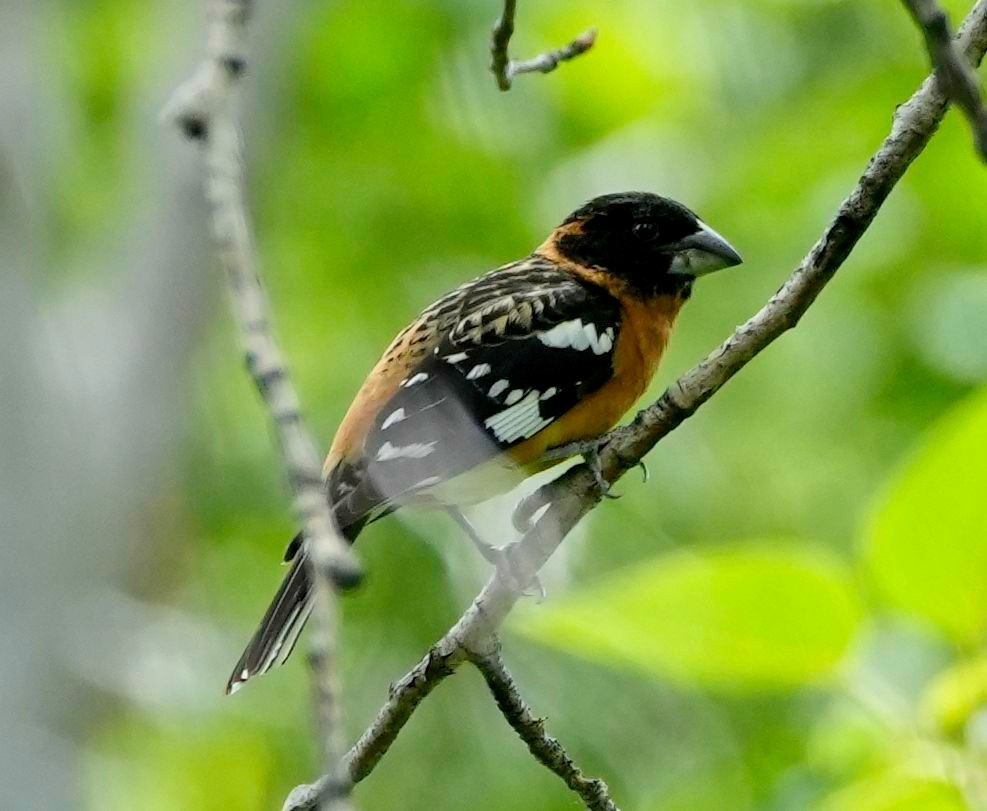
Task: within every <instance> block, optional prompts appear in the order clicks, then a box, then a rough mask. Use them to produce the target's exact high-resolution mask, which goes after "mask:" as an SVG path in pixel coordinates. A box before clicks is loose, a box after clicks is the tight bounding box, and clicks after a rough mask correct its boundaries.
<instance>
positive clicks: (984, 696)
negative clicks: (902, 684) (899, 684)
mask: <svg viewBox="0 0 987 811" xmlns="http://www.w3.org/2000/svg"><path fill="white" fill-rule="evenodd" d="M985 705H987V656H980V657H978V658H976V659H973V660H972V661H965V662H960V663H959V664H956V665H953V666H952V667H950V668H948V669H946V670H944V671H943V672H942V673H940V674H939V675H938V676H936V678H935V679H934V680H933V681H932V684H930V685H929V687H928V688H927V689H926V691H925V693H924V694H923V695H922V702H921V707H920V710H921V712H920V717H921V718H922V720H923V721H924V722H925V723H926V724H928V725H929V726H931V727H932V728H934V729H938V730H940V731H941V732H942V733H943V734H945V735H948V736H954V737H956V736H959V735H960V734H961V733H962V732H963V729H964V727H965V726H966V723H967V721H968V720H969V719H970V717H971V716H972V715H973V714H974V713H976V712H979V711H980V710H981V709H982V708H983V707H984V706H985Z"/></svg>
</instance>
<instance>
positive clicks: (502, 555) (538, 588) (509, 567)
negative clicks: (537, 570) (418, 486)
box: [447, 507, 546, 603]
mask: <svg viewBox="0 0 987 811" xmlns="http://www.w3.org/2000/svg"><path fill="white" fill-rule="evenodd" d="M447 512H448V513H449V515H450V516H451V517H452V519H453V520H454V521H455V522H456V523H457V524H458V525H459V527H460V528H461V529H462V530H463V532H465V533H466V537H467V538H469V539H470V541H471V542H472V543H473V546H475V547H476V550H477V551H478V552H479V553H480V555H481V557H483V559H484V560H485V561H487V562H488V563H489V564H491V565H492V566H493V567H494V568H495V569H496V570H497V571H498V572H500V573H501V574H502V575H504V576H505V577H506V578H507V579H508V582H510V583H511V585H512V587H513V588H514V589H515V590H516V591H519V592H520V593H521V594H523V595H524V596H525V597H534V598H535V599H536V600H537V601H538V602H539V603H540V602H542V601H543V600H544V599H545V597H546V592H545V587H544V586H543V585H542V582H541V580H540V579H539V578H538V575H535V576H534V577H533V578H532V579H530V580H529V581H527V582H523V581H524V579H525V578H523V577H522V575H521V572H520V566H519V565H518V562H517V560H516V559H515V555H514V552H515V549H516V547H517V546H518V544H517V543H509V544H504V545H502V546H495V545H494V544H492V543H489V542H488V541H485V540H484V539H483V538H481V537H480V533H478V532H477V531H476V528H475V527H474V526H473V525H472V524H471V523H470V521H469V519H468V518H467V517H466V516H465V515H463V513H462V511H460V510H459V509H457V508H456V507H450V508H448V509H447Z"/></svg>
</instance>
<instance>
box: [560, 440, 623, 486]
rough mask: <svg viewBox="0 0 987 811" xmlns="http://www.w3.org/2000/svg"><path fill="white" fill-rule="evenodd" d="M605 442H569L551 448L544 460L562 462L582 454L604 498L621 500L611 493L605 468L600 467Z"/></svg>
mask: <svg viewBox="0 0 987 811" xmlns="http://www.w3.org/2000/svg"><path fill="white" fill-rule="evenodd" d="M603 442H604V439H603V437H596V438H594V439H584V440H579V441H577V442H569V443H567V444H565V445H559V446H558V447H557V448H549V449H548V450H547V451H546V452H545V455H544V456H542V459H543V460H544V461H546V462H554V461H562V460H563V459H568V458H569V457H570V456H575V455H576V454H580V455H582V457H583V463H584V464H585V465H586V467H587V468H589V472H590V473H592V474H593V481H594V482H595V483H596V488H597V489H598V490H599V491H600V495H601V496H603V497H604V498H613V499H616V498H620V496H619V495H618V494H616V493H611V492H610V482H608V481H607V480H606V479H605V478H604V477H603V468H602V466H601V465H600V446H601V445H602V444H603Z"/></svg>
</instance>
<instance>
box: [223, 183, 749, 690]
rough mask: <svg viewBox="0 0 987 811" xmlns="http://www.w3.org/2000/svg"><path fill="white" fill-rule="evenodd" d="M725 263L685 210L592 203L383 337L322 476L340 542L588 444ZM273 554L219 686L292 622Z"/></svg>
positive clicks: (244, 673)
mask: <svg viewBox="0 0 987 811" xmlns="http://www.w3.org/2000/svg"><path fill="white" fill-rule="evenodd" d="M740 261H741V258H740V255H739V254H738V253H737V252H736V251H735V250H734V249H733V247H731V245H730V244H729V243H728V242H727V241H726V240H725V239H724V238H723V237H721V236H720V235H719V234H717V233H716V232H715V231H714V230H713V229H711V228H710V227H709V226H707V225H706V224H705V223H703V222H702V220H700V219H699V218H698V217H697V216H696V215H695V214H694V213H693V212H692V211H690V210H689V209H687V208H686V207H685V206H683V205H680V204H679V203H676V202H674V201H672V200H668V199H666V198H663V197H658V196H657V195H654V194H647V193H643V192H628V193H624V194H608V195H604V196H602V197H597V198H596V199H594V200H591V201H590V202H588V203H587V204H586V205H584V206H582V207H581V208H579V209H577V210H576V211H575V212H573V213H572V214H571V215H570V216H569V217H568V218H567V219H566V220H565V221H564V222H563V223H562V224H561V225H560V226H558V227H557V228H556V229H555V230H554V231H553V232H552V233H551V234H550V235H549V237H548V239H547V240H545V242H544V243H542V245H541V246H540V247H538V248H537V249H536V250H535V251H534V253H532V254H531V255H530V256H528V257H527V258H526V259H522V260H520V261H518V262H513V263H511V264H509V265H505V266H503V267H501V268H498V269H497V270H494V271H491V272H489V273H487V274H485V275H483V276H479V277H478V278H476V279H473V280H472V281H470V282H467V283H466V284H464V285H462V286H460V287H458V288H457V289H455V290H453V291H452V292H451V293H449V294H448V295H445V296H443V297H442V298H440V299H439V300H438V301H436V302H435V303H434V304H432V305H431V306H430V307H428V308H427V309H426V310H425V311H424V312H423V313H422V314H421V315H420V316H418V318H416V319H415V320H414V321H413V322H412V323H411V324H410V325H409V326H408V327H406V328H405V329H404V330H402V331H401V332H400V333H399V334H398V336H397V337H396V338H395V339H394V341H393V342H392V343H391V345H390V346H389V347H388V348H387V350H386V351H385V352H384V355H383V357H382V358H381V359H380V361H379V362H378V363H377V365H376V366H375V367H374V369H373V371H371V373H370V375H369V376H368V377H367V379H366V381H365V382H364V384H363V386H362V387H361V388H360V391H359V392H358V393H357V395H356V398H355V399H354V400H353V403H352V405H351V406H350V408H349V410H348V411H347V413H346V416H345V417H344V419H343V422H342V424H341V425H340V426H339V431H338V432H337V433H336V437H335V439H334V440H333V443H332V447H331V448H330V450H329V455H328V457H327V459H326V463H325V471H324V472H325V482H326V493H327V497H328V499H329V503H330V505H331V507H332V509H333V512H334V515H335V518H336V521H337V524H338V526H339V529H340V531H341V532H342V533H343V535H344V536H345V537H346V538H347V539H348V540H350V541H351V542H352V541H354V540H355V539H356V537H357V535H358V534H359V533H360V531H361V530H362V529H363V527H364V526H365V525H366V524H367V523H368V522H370V521H374V520H376V519H377V518H380V517H382V516H384V515H387V514H388V513H391V512H393V511H394V510H396V509H397V508H398V507H403V506H432V507H445V508H449V509H452V510H458V508H459V507H460V506H462V505H468V504H473V503H476V502H478V501H481V500H484V499H486V498H489V497H491V496H493V495H496V494H497V493H500V492H506V491H507V490H509V489H510V488H511V487H513V486H514V485H515V484H516V483H517V481H518V474H519V472H520V474H521V475H522V476H523V475H527V474H529V473H532V472H536V471H538V470H542V469H545V468H547V467H550V466H551V465H553V464H556V463H557V462H558V461H559V459H560V456H565V455H567V454H568V455H573V454H575V453H579V452H580V451H581V450H585V449H587V448H591V447H592V440H594V439H595V438H597V437H599V436H600V435H601V434H603V433H604V432H606V431H608V430H609V429H610V428H611V427H613V426H614V425H615V424H616V423H617V421H618V420H619V419H620V418H621V416H623V414H624V413H625V412H626V411H627V410H628V409H629V408H630V407H631V406H632V405H633V404H634V402H635V401H636V400H637V399H638V398H639V397H640V396H641V395H642V394H643V393H644V390H645V389H646V388H647V386H648V384H649V383H650V382H651V378H652V376H653V375H654V373H655V370H656V368H657V366H658V361H659V360H660V359H661V356H662V352H663V351H664V349H665V345H666V344H667V342H668V338H669V335H670V333H671V331H672V326H673V324H674V322H675V318H676V316H677V314H678V312H679V310H680V308H681V307H682V305H683V304H684V303H685V301H686V300H687V299H688V298H689V295H690V293H691V292H692V284H693V281H694V280H695V279H696V277H697V276H701V275H703V274H706V273H709V272H711V271H714V270H718V269H720V268H725V267H730V266H732V265H737V264H739V263H740ZM585 443H589V445H586V444H585ZM560 449H561V453H560ZM570 449H571V450H570ZM285 558H286V560H290V561H292V565H291V570H290V571H289V572H288V574H287V576H286V577H285V579H284V582H283V583H282V585H281V588H280V589H279V590H278V593H277V595H276V596H275V598H274V601H273V602H272V603H271V605H270V607H269V608H268V610H267V613H266V614H265V615H264V618H263V620H262V621H261V624H260V627H259V628H258V630H257V632H256V633H255V634H254V636H253V638H252V639H251V640H250V644H249V645H248V646H247V649H246V650H245V651H244V653H243V656H242V657H241V658H240V661H239V662H238V663H237V666H236V668H235V670H234V671H233V675H232V677H231V678H230V681H229V685H228V688H227V689H228V691H230V692H232V691H234V690H236V689H237V688H238V687H239V686H240V685H241V684H242V683H243V682H244V681H246V680H247V679H249V678H250V677H251V676H254V675H256V674H259V673H264V672H266V671H267V670H269V669H270V668H271V667H272V666H274V665H275V664H280V663H282V662H283V661H284V660H285V659H286V658H287V657H288V655H289V654H290V653H291V649H292V647H293V646H294V643H295V641H296V640H297V638H298V634H299V633H300V631H301V629H302V626H303V625H304V623H305V620H306V619H307V617H308V614H309V611H310V609H311V586H310V582H309V572H308V567H307V565H306V563H305V559H304V558H305V554H304V550H303V548H302V545H301V541H300V538H298V537H296V538H295V540H294V541H293V542H292V544H291V546H290V547H289V549H288V553H287V554H286V556H285Z"/></svg>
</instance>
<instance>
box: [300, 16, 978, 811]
mask: <svg viewBox="0 0 987 811" xmlns="http://www.w3.org/2000/svg"><path fill="white" fill-rule="evenodd" d="M957 44H958V46H959V49H960V50H961V52H962V53H963V55H964V58H965V59H966V60H968V61H969V62H970V63H971V64H973V65H979V64H980V61H981V60H982V59H983V56H984V52H985V51H987V0H978V2H977V3H976V4H975V5H974V7H973V10H972V11H971V12H970V13H969V14H968V15H967V18H966V20H965V21H964V24H963V27H962V29H961V31H960V34H959V36H958V38H957ZM948 104H949V102H948V99H947V97H946V96H945V95H944V93H943V90H942V89H941V88H940V86H939V84H938V82H936V81H935V80H934V78H933V77H930V78H928V79H926V81H925V82H924V83H923V84H922V86H921V87H920V88H919V90H918V91H916V93H915V94H914V95H913V96H912V97H911V98H910V99H909V100H908V101H907V102H905V103H904V104H902V105H901V106H900V107H899V108H898V110H897V111H896V113H895V116H894V121H893V123H892V127H891V133H890V134H889V135H888V136H887V138H885V139H884V142H883V143H882V144H881V146H880V148H879V149H878V150H877V152H876V153H875V154H874V156H873V157H872V158H871V160H870V162H869V163H868V165H867V168H866V169H865V170H864V173H863V174H862V175H861V177H860V179H859V180H858V181H857V185H856V186H855V187H854V189H853V190H852V191H851V192H850V194H849V196H848V197H847V198H846V199H845V200H844V201H843V203H842V204H841V205H840V208H839V210H838V211H837V213H836V215H835V217H834V218H833V220H832V222H831V223H830V224H829V225H828V226H827V227H826V229H825V231H824V232H823V234H822V236H821V237H820V238H819V240H818V241H817V242H816V243H815V245H813V247H812V249H811V250H810V251H809V253H808V254H807V255H806V257H805V258H804V259H803V260H802V262H801V263H800V264H799V266H798V267H797V268H796V269H795V270H794V272H793V273H792V275H791V276H790V277H789V278H788V280H787V281H786V282H785V283H784V284H783V285H782V286H781V288H780V289H779V290H778V292H777V293H775V295H774V296H772V297H771V299H770V300H769V301H768V303H767V304H765V305H764V307H762V308H761V309H760V310H759V311H758V312H757V313H756V314H755V315H754V316H753V317H751V318H750V319H749V320H748V321H746V322H745V323H744V324H742V325H741V326H739V327H737V329H736V330H735V331H734V333H733V334H732V335H731V336H730V337H729V338H728V339H727V340H726V341H724V342H723V343H722V344H721V345H720V346H719V347H718V348H717V349H715V350H714V351H713V352H711V353H710V354H709V355H707V356H706V358H704V359H703V360H702V362H700V363H699V364H698V365H697V366H696V367H694V368H693V369H691V370H690V371H688V372H686V373H685V374H684V375H682V377H680V378H679V379H678V380H677V381H676V382H675V383H673V384H672V385H671V386H669V387H668V389H666V391H665V392H664V393H663V394H662V395H661V397H660V398H659V399H658V400H657V401H656V402H655V403H653V404H652V405H651V406H649V407H648V408H646V409H644V410H643V411H641V412H639V413H638V415H637V416H636V417H635V419H634V421H633V422H632V423H631V424H630V425H628V426H625V427H622V428H617V429H615V430H614V431H612V432H611V433H610V434H609V435H608V437H607V440H606V442H605V443H604V445H603V446H602V449H601V453H600V462H601V465H602V471H603V475H604V476H605V477H606V479H607V480H608V481H610V482H614V481H616V480H617V479H619V478H620V477H621V476H622V475H624V473H626V472H627V471H628V470H630V469H631V468H633V467H636V466H637V465H639V464H640V462H641V460H642V458H643V457H644V455H645V454H646V453H648V451H650V450H651V449H652V448H653V447H654V446H655V445H656V444H657V443H658V441H659V440H661V439H662V438H663V437H665V436H666V435H668V434H669V433H670V432H671V431H673V430H674V429H675V428H676V427H678V426H679V425H680V424H681V423H682V422H683V421H684V420H685V419H687V418H688V417H690V416H691V415H692V414H694V413H695V412H696V410H697V409H698V408H699V407H700V406H701V405H702V404H703V403H705V402H706V401H707V400H708V399H709V398H710V397H712V396H713V395H714V394H715V393H716V392H717V391H719V389H720V388H721V387H722V386H723V385H724V384H725V383H726V382H727V381H728V380H729V379H730V378H731V377H733V376H734V375H735V374H736V373H737V372H739V371H740V370H741V369H742V368H743V367H744V366H746V365H747V364H748V363H749V362H750V361H751V360H752V359H753V358H754V357H755V355H757V354H758V353H759V352H761V351H762V350H763V349H765V348H766V347H767V346H768V345H769V344H771V343H772V342H773V341H775V340H776V339H777V338H778V337H780V336H781V335H782V334H783V333H785V332H786V331H787V330H789V329H792V328H793V327H794V326H795V325H796V324H797V323H798V322H799V320H800V319H801V317H802V316H803V315H804V314H805V312H806V310H808V308H809V307H810V306H811V305H812V303H813V302H814V301H815V300H816V297H817V296H818V295H819V293H820V292H822V289H823V287H825V285H826V284H827V283H828V282H829V281H830V280H831V279H832V278H833V275H834V274H835V273H836V271H837V270H839V268H840V266H841V265H842V264H843V262H844V261H845V260H846V258H847V257H848V256H849V255H850V252H851V251H852V250H853V248H854V246H855V245H856V244H857V242H858V240H859V239H860V237H861V236H863V234H864V233H865V232H866V230H867V229H868V228H869V227H870V225H871V223H872V222H873V220H874V217H875V216H876V215H877V212H878V211H879V210H880V208H881V205H882V204H883V203H884V201H885V199H887V196H888V195H889V194H890V193H891V190H892V189H893V188H894V186H895V184H896V183H897V182H898V180H900V179H901V177H902V175H904V173H905V171H906V170H907V169H908V167H909V166H910V165H911V163H912V161H914V160H915V158H916V157H918V155H919V154H920V153H921V152H922V150H923V149H924V148H925V146H926V144H928V142H929V140H930V139H931V138H932V136H933V134H935V131H936V129H937V128H938V126H939V123H940V121H941V120H942V117H943V115H944V114H945V112H946V109H947V107H948ZM535 500H536V501H537V502H538V504H539V505H541V506H544V505H545V504H548V505H549V507H548V509H547V510H546V512H545V513H544V514H543V515H542V517H541V518H540V519H539V520H538V522H537V523H536V524H535V525H534V526H533V527H530V528H528V529H527V532H525V534H524V537H523V538H522V539H521V540H520V541H519V542H518V543H517V544H515V545H514V546H512V547H511V549H510V552H511V555H510V557H511V565H510V567H509V569H510V571H507V570H506V569H507V568H508V567H503V568H498V569H497V570H496V571H495V572H494V574H493V575H492V576H491V578H490V580H489V581H488V582H487V584H486V585H485V586H484V587H483V590H482V591H481V592H480V594H479V595H477V597H476V599H474V601H473V603H472V604H471V605H470V606H469V608H467V609H466V612H465V613H464V614H463V615H462V616H461V617H460V618H459V620H458V621H457V622H456V624H455V625H454V626H453V627H452V628H451V629H450V630H449V631H448V632H447V633H446V634H445V636H443V637H442V639H440V640H439V641H438V642H437V643H436V644H435V646H433V648H432V650H431V651H430V652H429V654H428V656H426V657H425V659H423V660H422V661H421V662H419V664H418V665H416V666H415V668H414V669H413V670H412V671H411V672H409V673H408V674H407V675H406V676H405V677H404V678H402V679H401V680H400V681H399V682H397V683H396V684H395V685H393V686H392V688H391V693H390V696H389V697H388V700H387V702H386V703H385V704H384V706H383V707H382V708H381V710H380V712H379V713H378V715H377V718H376V720H375V721H374V723H373V724H372V725H371V726H370V728H369V729H367V731H366V732H365V733H364V734H363V736H361V738H360V741H359V742H358V744H357V745H356V746H354V747H353V748H352V749H351V750H350V751H349V753H348V754H347V755H346V757H345V758H344V760H343V768H344V770H345V771H347V772H348V774H349V777H350V779H352V780H353V781H354V782H356V781H359V780H362V779H363V778H365V777H366V776H367V775H368V774H369V773H370V771H371V770H372V769H373V768H374V766H375V765H376V764H377V763H378V762H379V761H380V759H381V757H383V755H384V754H385V753H386V751H387V749H388V748H389V747H390V745H391V744H392V743H393V742H394V740H395V738H396V737H397V735H398V733H399V732H400V730H401V728H402V727H403V725H404V724H405V723H406V722H407V720H408V719H409V718H410V717H411V714H412V713H413V712H414V710H415V708H416V707H417V706H418V704H420V703H421V701H422V700H423V699H424V698H425V697H426V696H427V695H428V694H429V693H430V692H431V691H432V690H433V689H434V688H435V687H436V686H437V685H438V683H439V682H440V681H442V680H443V679H445V678H446V677H447V676H448V675H449V674H450V672H452V671H453V670H455V668H456V667H457V666H458V665H459V664H460V663H461V662H462V661H463V660H464V659H467V658H470V657H471V656H472V655H473V652H476V651H483V650H485V649H487V646H489V644H490V640H491V638H492V637H493V635H494V634H495V632H496V630H497V628H498V627H499V626H500V625H501V623H502V622H503V620H504V618H505V617H506V616H507V614H508V613H509V612H510V610H511V609H512V608H513V606H514V604H515V603H516V602H517V601H518V599H519V598H520V596H521V589H522V588H524V587H525V586H527V585H528V584H530V583H531V582H532V580H533V579H534V577H535V575H537V573H538V571H539V570H540V569H541V567H542V566H543V565H544V564H545V562H546V561H547V560H548V558H549V557H550V556H551V554H552V553H553V552H554V551H555V549H556V548H557V547H558V546H559V544H560V543H561V542H562V540H563V539H564V538H565V536H566V535H567V534H568V532H569V531H570V530H571V529H572V528H573V527H574V526H575V525H576V524H577V523H578V522H579V520H580V519H581V518H582V517H583V516H584V515H586V514H587V513H588V512H589V511H590V510H592V509H593V507H595V506H596V505H597V504H598V503H599V501H600V494H599V490H598V488H597V487H596V483H595V481H594V477H593V475H592V474H591V473H590V471H589V470H588V469H587V468H586V466H585V465H577V466H575V467H573V468H571V469H570V470H568V471H566V472H565V473H564V474H563V475H562V476H560V477H559V478H558V479H556V480H555V481H553V482H551V483H549V484H548V485H545V487H544V488H542V489H541V491H540V492H539V495H538V496H536V499H535ZM436 656H437V657H440V661H441V666H436V665H435V663H434V661H433V657H436ZM430 663H431V664H430ZM488 683H489V681H488ZM326 786H327V781H326V779H325V778H323V779H322V780H321V781H319V782H317V783H315V784H313V785H311V786H302V787H299V788H297V789H295V791H293V792H292V794H291V796H290V797H289V801H288V802H287V803H286V804H285V806H284V811H304V810H305V809H311V808H313V807H314V803H315V802H316V801H317V798H318V797H319V795H320V792H321V791H325V790H326Z"/></svg>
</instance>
